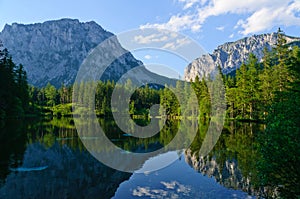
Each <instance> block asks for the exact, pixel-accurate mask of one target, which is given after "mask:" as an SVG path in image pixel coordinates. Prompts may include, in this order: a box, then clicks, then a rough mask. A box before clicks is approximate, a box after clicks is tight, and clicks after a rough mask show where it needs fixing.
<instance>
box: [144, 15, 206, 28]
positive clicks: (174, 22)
mask: <svg viewBox="0 0 300 199" xmlns="http://www.w3.org/2000/svg"><path fill="white" fill-rule="evenodd" d="M195 25H197V26H196V27H194V28H193V29H194V31H197V30H199V29H200V27H201V26H200V24H195V19H194V16H192V15H183V16H182V15H174V16H172V17H171V18H170V20H169V21H168V22H167V23H162V24H159V23H155V24H150V23H148V24H145V25H142V26H140V28H141V29H143V28H158V29H167V30H171V31H180V30H184V29H190V28H191V27H193V26H195Z"/></svg>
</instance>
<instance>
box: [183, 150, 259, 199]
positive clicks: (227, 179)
mask: <svg viewBox="0 0 300 199" xmlns="http://www.w3.org/2000/svg"><path fill="white" fill-rule="evenodd" d="M185 161H186V162H187V163H188V164H189V165H190V166H191V167H192V168H193V169H195V170H196V171H198V172H200V173H202V174H203V175H205V176H208V177H213V178H215V180H216V181H217V182H218V183H220V184H221V185H223V186H225V187H227V188H232V189H239V190H243V191H245V192H247V193H248V194H256V193H255V191H254V188H253V186H252V185H251V183H250V179H249V178H248V177H244V176H243V175H242V172H241V170H240V169H239V168H238V162H237V161H236V160H234V159H232V160H226V161H225V162H224V165H221V164H219V163H218V162H217V161H216V159H215V157H209V156H207V157H202V156H198V155H196V153H193V152H192V151H191V150H190V149H187V150H186V151H185Z"/></svg>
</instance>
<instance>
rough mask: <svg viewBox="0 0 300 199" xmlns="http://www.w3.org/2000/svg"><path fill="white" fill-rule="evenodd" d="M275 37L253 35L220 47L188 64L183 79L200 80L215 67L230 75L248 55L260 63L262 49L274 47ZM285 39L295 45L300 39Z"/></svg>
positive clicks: (274, 34)
mask: <svg viewBox="0 0 300 199" xmlns="http://www.w3.org/2000/svg"><path fill="white" fill-rule="evenodd" d="M277 35H278V34H277V33H271V34H261V35H253V36H251V37H246V38H243V39H240V40H238V41H236V42H228V43H225V44H223V45H220V46H218V47H217V49H215V50H214V51H213V53H212V54H206V55H203V56H201V57H199V58H197V59H195V60H194V61H193V62H192V63H190V64H189V65H188V66H187V67H186V69H185V72H184V78H185V80H187V81H191V80H194V79H195V78H196V76H198V77H200V78H201V77H203V76H206V75H208V74H210V73H211V72H212V71H214V70H215V69H216V67H217V66H220V67H221V69H222V72H223V73H224V74H228V73H231V72H233V71H235V70H236V69H238V68H239V67H240V66H241V64H242V63H243V62H245V61H247V59H248V58H249V55H250V53H253V54H254V55H255V56H256V57H257V58H258V60H259V61H262V58H263V50H264V48H267V49H271V48H272V47H274V46H275V44H276V41H277ZM285 38H286V41H287V43H294V44H295V43H296V42H299V41H300V38H296V37H290V36H285ZM298 44H299V43H298ZM298 44H297V45H298Z"/></svg>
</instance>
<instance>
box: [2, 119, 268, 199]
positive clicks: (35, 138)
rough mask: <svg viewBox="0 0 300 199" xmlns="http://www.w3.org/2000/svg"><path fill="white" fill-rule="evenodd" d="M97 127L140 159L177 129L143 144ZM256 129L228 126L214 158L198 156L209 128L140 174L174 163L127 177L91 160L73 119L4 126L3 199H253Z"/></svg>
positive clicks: (109, 124)
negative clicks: (172, 159)
mask: <svg viewBox="0 0 300 199" xmlns="http://www.w3.org/2000/svg"><path fill="white" fill-rule="evenodd" d="M99 122H100V125H101V127H102V128H103V129H104V130H105V133H106V135H107V137H108V138H110V139H111V141H112V142H113V143H114V144H115V145H117V146H119V147H121V148H123V149H125V150H127V151H135V152H136V151H139V152H141V153H142V152H147V151H154V150H156V149H157V148H160V147H163V146H164V145H165V144H166V143H168V142H169V141H170V140H171V139H172V137H173V136H174V134H176V129H177V128H178V121H167V123H166V128H164V129H163V130H162V132H160V133H159V134H158V135H155V136H153V137H152V138H151V139H147V140H143V141H140V140H139V139H133V138H132V137H131V136H130V135H128V134H124V133H123V132H122V131H121V130H120V129H119V128H118V127H117V126H116V124H115V123H114V122H113V121H109V120H104V119H100V120H99ZM259 128H262V127H259V126H258V125H254V124H249V123H228V124H226V125H225V126H224V129H223V131H222V134H221V136H220V138H219V140H218V142H217V144H216V145H215V146H214V148H213V150H212V151H211V152H210V153H209V155H207V156H205V157H202V156H200V155H199V149H200V147H201V144H202V141H203V139H204V137H205V133H206V131H207V125H201V127H200V129H199V131H198V133H197V136H196V137H195V140H194V142H193V143H192V145H191V146H190V147H189V148H188V149H185V150H183V151H182V153H181V152H180V151H172V150H170V151H168V152H166V153H164V154H158V155H156V156H153V157H151V158H150V159H149V160H146V161H145V163H144V164H143V165H141V167H143V168H144V167H147V165H151V164H160V163H161V162H162V161H164V160H166V159H168V158H174V157H175V158H176V161H175V162H173V163H172V164H171V165H169V166H167V167H165V168H163V169H160V170H157V171H152V172H147V171H145V172H142V173H126V172H121V171H117V170H114V169H112V168H109V167H107V166H105V165H104V164H102V163H100V162H99V161H98V160H97V159H95V158H94V157H93V156H92V155H90V153H89V152H88V151H87V150H86V149H85V147H84V145H83V144H82V142H81V139H80V138H79V137H78V136H77V132H76V128H75V126H74V121H73V120H72V119H71V118H62V119H57V118H54V119H48V120H46V119H44V120H31V121H29V120H26V122H25V121H22V120H14V121H7V122H5V123H4V122H2V123H1V124H0V142H1V143H0V154H1V158H0V198H14V199H15V198H115V199H119V198H120V199H124V198H179V199H181V198H255V197H254V195H255V191H254V189H253V186H252V181H253V179H255V174H256V169H255V163H256V158H257V152H256V150H255V148H256V147H255V146H256V142H255V134H256V132H258V131H259V130H261V129H259ZM91 139H92V138H91ZM95 139H96V138H95ZM112 158H113V157H112Z"/></svg>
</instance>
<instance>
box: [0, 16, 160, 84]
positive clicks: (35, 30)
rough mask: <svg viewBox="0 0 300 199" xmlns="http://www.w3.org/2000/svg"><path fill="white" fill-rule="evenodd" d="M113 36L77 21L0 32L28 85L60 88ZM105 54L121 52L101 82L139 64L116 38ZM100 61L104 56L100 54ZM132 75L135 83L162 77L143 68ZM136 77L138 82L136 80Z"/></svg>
mask: <svg viewBox="0 0 300 199" xmlns="http://www.w3.org/2000/svg"><path fill="white" fill-rule="evenodd" d="M112 36H114V34H113V33H111V32H108V31H106V30H104V29H103V28H102V27H101V26H100V25H98V24H97V23H96V22H94V21H91V22H84V23H83V22H80V21H79V20H77V19H60V20H53V21H46V22H43V23H35V24H29V25H24V24H18V23H13V24H12V25H5V27H4V29H3V30H2V32H1V33H0V40H1V41H2V42H3V44H4V47H6V48H7V49H8V50H9V52H10V54H11V55H12V57H13V60H14V62H15V63H16V64H20V63H21V64H23V65H24V68H25V70H26V71H27V74H28V82H29V83H30V84H32V85H34V86H38V87H42V86H45V85H46V84H47V83H48V82H50V83H51V84H53V85H55V86H56V87H60V86H61V85H62V84H65V85H70V84H72V83H73V82H74V80H75V77H76V74H77V72H78V69H79V66H80V65H81V63H82V62H83V61H84V59H85V58H86V57H87V55H88V53H89V51H90V50H92V49H93V48H95V47H96V46H97V45H98V44H100V43H101V42H102V41H104V40H106V39H108V38H111V37H112ZM106 51H116V52H122V53H123V52H124V54H123V55H122V56H121V57H119V58H118V59H117V60H115V61H114V62H113V63H112V64H111V65H110V67H109V69H108V70H106V72H105V73H104V75H103V77H102V80H108V79H110V80H117V79H119V78H120V77H121V75H122V74H124V73H126V72H127V71H128V70H130V69H132V68H134V67H136V66H141V65H143V63H142V62H141V61H139V60H137V59H135V58H134V57H133V55H132V54H131V53H130V52H128V51H127V50H125V49H124V48H122V46H121V45H120V43H119V42H118V40H117V39H116V37H115V38H114V39H112V40H111V42H110V44H109V46H107V50H106ZM102 53H103V55H100V57H101V56H102V57H103V58H104V57H105V56H106V54H105V52H102ZM138 73H140V75H135V77H133V79H134V78H136V81H144V80H147V79H149V78H153V77H154V78H160V79H163V78H164V77H162V76H159V75H156V74H154V73H151V72H150V71H148V70H146V68H145V67H142V68H140V69H139V71H138ZM137 78H138V79H137Z"/></svg>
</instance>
